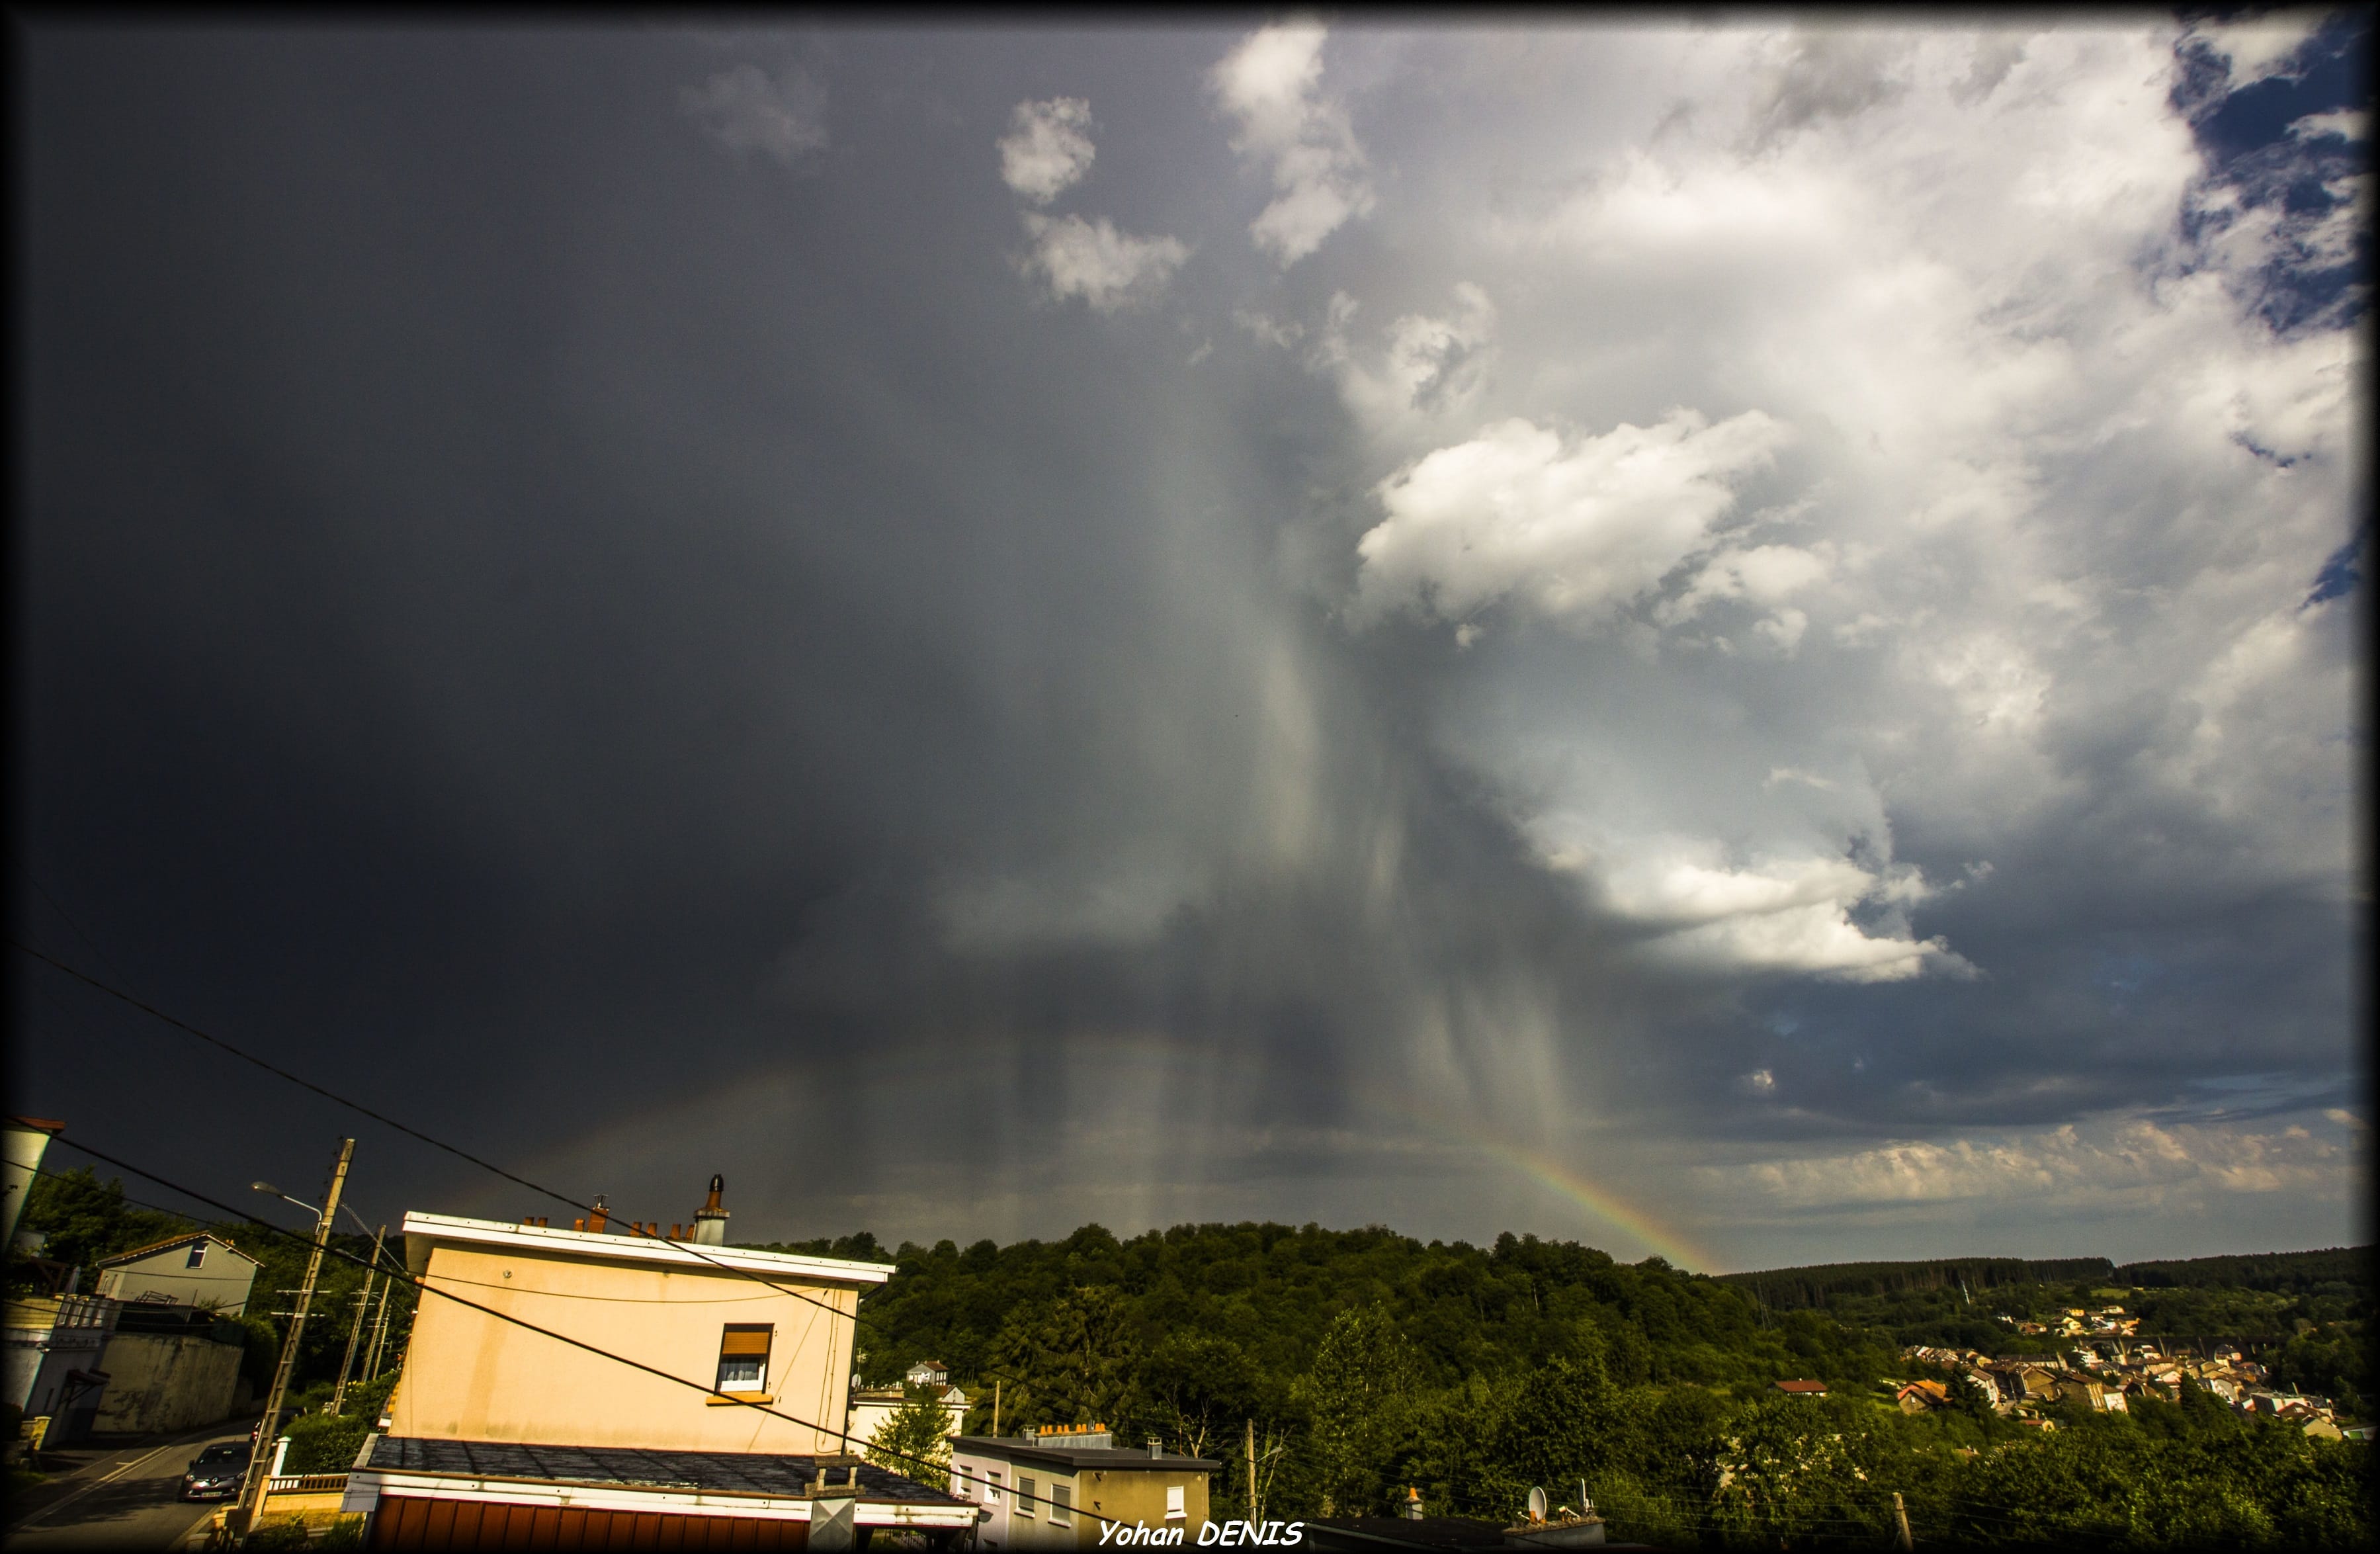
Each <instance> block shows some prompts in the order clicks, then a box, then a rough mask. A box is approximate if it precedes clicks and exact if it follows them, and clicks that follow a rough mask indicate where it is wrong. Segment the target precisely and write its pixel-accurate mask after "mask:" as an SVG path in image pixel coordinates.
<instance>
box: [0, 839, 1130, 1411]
mask: <svg viewBox="0 0 2380 1554" xmlns="http://www.w3.org/2000/svg"><path fill="white" fill-rule="evenodd" d="M19 867H20V868H21V867H22V866H21V865H20V866H19ZM27 878H28V879H30V878H31V876H30V873H29V874H28V875H27ZM34 889H36V890H40V889H41V886H40V884H39V882H38V881H36V882H35V884H34ZM42 899H43V900H45V901H47V900H49V896H48V892H43V893H42ZM51 904H52V906H53V908H54V909H57V910H58V911H59V915H60V916H61V917H64V916H65V913H64V910H63V909H58V908H56V904H55V902H52V903H51ZM67 921H68V924H69V926H72V921H73V920H72V919H71V918H68V919H67ZM75 931H76V932H77V933H78V934H80V933H81V931H82V930H81V929H79V928H78V929H76V930H75ZM85 937H86V939H87V938H88V936H85ZM7 942H8V943H9V944H10V945H11V946H13V947H14V948H16V949H18V950H19V951H21V952H23V953H26V954H28V955H30V956H32V957H33V958H34V959H36V960H39V961H42V962H44V963H45V964H47V965H51V966H54V967H55V968H56V969H58V970H60V971H63V972H65V973H66V974H67V976H69V977H74V978H75V979H76V980H77V981H79V982H81V983H83V984H85V985H86V986H88V987H91V988H94V989H98V990H99V991H100V992H103V993H105V994H106V995H107V996H108V997H110V998H114V999H117V1000H120V1001H121V1002H125V1003H128V1004H130V1005H131V1006H132V1007H133V1008H135V1009H138V1010H140V1012H141V1013H143V1014H148V1015H151V1016H152V1017H153V1018H155V1019H158V1020H162V1021H164V1023H165V1024H166V1025H169V1026H173V1027H174V1028H175V1029H176V1030H178V1031H182V1032H185V1033H187V1034H188V1035H190V1036H194V1037H196V1038H199V1039H200V1040H201V1041H204V1042H206V1043H208V1044H209V1045H210V1046H212V1047H216V1048H219V1049H221V1050H224V1051H225V1052H228V1053H230V1054H231V1055H232V1056H234V1057H236V1058H238V1059H239V1060H240V1061H242V1062H248V1063H252V1064H254V1065H255V1066H256V1067H258V1068H261V1069H262V1070H264V1071H265V1072H266V1073H268V1074H273V1075H274V1076H275V1077H277V1078H281V1079H285V1080H287V1081H288V1082H289V1083H290V1084H293V1085H296V1086H297V1087H299V1088H301V1089H304V1090H307V1091H310V1093H312V1094H314V1095H318V1096H321V1097H322V1099H325V1100H328V1101H331V1102H333V1103H334V1104H335V1105H339V1106H344V1107H346V1108H347V1109H348V1110H349V1111H353V1112H355V1113H357V1114H358V1116H362V1117H369V1118H370V1119H371V1120H372V1121H373V1122H376V1123H382V1124H383V1125H384V1126H387V1127H391V1128H395V1130H396V1131H398V1132H399V1133H402V1134H404V1135H407V1137H410V1138H415V1139H419V1140H420V1141H421V1142H422V1143H424V1144H427V1145H429V1146H431V1147H432V1148H436V1149H442V1150H443V1151H445V1152H446V1153H447V1154H449V1155H452V1156H454V1157H455V1159H460V1160H464V1161H467V1162H468V1163H469V1164H472V1165H475V1166H478V1167H479V1168H480V1169H481V1170H482V1171H487V1172H493V1173H494V1174H496V1175H498V1176H501V1177H503V1178H504V1180H505V1181H507V1182H511V1183H514V1184H517V1185H519V1186H523V1187H526V1188H528V1190H529V1191H531V1192H533V1193H536V1194H538V1195H540V1196H543V1197H549V1198H552V1199H553V1201H555V1202H556V1203H560V1204H565V1205H566V1206H568V1207H569V1208H576V1209H579V1210H581V1211H582V1212H584V1213H586V1214H589V1215H594V1214H596V1213H598V1212H602V1211H599V1210H598V1209H597V1208H595V1207H594V1206H593V1205H591V1204H585V1203H580V1202H579V1201H578V1200H577V1199H576V1198H574V1197H571V1196H569V1195H567V1194H565V1193H561V1192H557V1191H556V1190H554V1189H553V1188H552V1187H548V1186H544V1185H542V1184H539V1183H536V1182H532V1181H530V1180H529V1179H528V1177H525V1176H521V1175H519V1174H517V1173H516V1172H510V1171H507V1170H505V1169H504V1167H502V1166H500V1165H497V1164H496V1163H494V1162H493V1161H492V1160H487V1159H481V1158H480V1157H479V1156H478V1155H475V1154H473V1153H471V1152H470V1151H469V1150H468V1149H464V1148H461V1147H457V1146H455V1145H452V1144H448V1143H446V1142H445V1141H444V1140H443V1139H439V1138H435V1137H432V1136H431V1135H429V1134H426V1133H423V1132H422V1131H421V1130H420V1129H419V1128H416V1127H412V1126H410V1125H408V1124H407V1123H400V1122H398V1121H397V1120H396V1119H395V1118H394V1117H390V1116H388V1115H386V1114H385V1113H383V1112H380V1111H374V1110H373V1109H372V1108H370V1107H368V1106H366V1105H364V1104H363V1103H362V1102H360V1101H356V1100H351V1099H348V1098H347V1097H346V1096H343V1095H340V1094H339V1093H338V1092H337V1091H335V1090H331V1089H328V1088H325V1087H322V1086H321V1085H317V1084H315V1083H314V1082H313V1081H312V1080H310V1079H306V1078H303V1077H301V1076H299V1075H298V1074H293V1073H291V1072H290V1071H289V1070H287V1069H285V1068H283V1067H281V1066H280V1065H279V1064H277V1063H273V1062H268V1061H266V1060H265V1059H263V1058H260V1057H258V1056H256V1055H255V1054H254V1053H252V1052H249V1051H247V1050H244V1049H242V1048H240V1047H238V1046H237V1045H235V1044H234V1043H232V1042H229V1041H226V1040H225V1039H224V1038H222V1037H219V1036H216V1035H214V1034H212V1032H209V1031H204V1030H201V1029H200V1028H199V1027H198V1026H194V1025H192V1024H190V1023H189V1022H188V1021H187V1020H183V1019H179V1018H177V1017H176V1016H175V1015H172V1014H167V1013H165V1011H164V1010H162V1009H160V1008H158V1007H157V1006H156V1005H154V1004H152V1003H150V1002H147V1001H146V1000H144V999H140V998H137V997H135V996H134V995H132V994H131V993H128V992H126V991H125V990H124V989H120V988H116V987H112V986H110V985H109V984H107V983H105V982H103V981H101V980H100V979H99V978H98V977H93V976H91V974H90V973H88V972H85V971H83V970H81V969H79V967H76V966H73V965H68V964H67V963H66V962H65V961H62V960H59V959H58V958H57V957H56V956H55V955H52V954H50V953H46V952H44V951H42V950H37V949H35V948H33V947H32V946H30V945H29V944H26V943H23V942H22V941H18V940H17V939H15V938H14V937H11V938H9V939H8V941H7ZM94 948H96V947H95V946H94ZM100 958H101V959H102V960H106V958H107V957H106V956H105V955H104V954H102V955H101V957H100ZM110 965H111V968H112V967H113V963H112V962H111V963H110ZM118 975H119V976H120V975H121V973H120V972H119V973H118ZM628 1233H632V1234H635V1235H639V1236H646V1237H647V1238H648V1239H650V1232H645V1231H643V1230H641V1229H639V1230H636V1231H633V1232H628ZM671 1244H672V1245H674V1246H678V1247H681V1248H684V1249H685V1250H686V1251H687V1252H689V1253H690V1254H691V1255H692V1256H694V1257H696V1258H697V1259H698V1260H699V1261H701V1262H703V1263H705V1264H707V1265H709V1266H710V1267H712V1268H715V1269H722V1271H725V1272H729V1273H733V1274H735V1275H736V1276H737V1277H739V1278H744V1279H748V1280H751V1281H753V1282H755V1283H758V1284H762V1285H765V1286H766V1287H768V1288H769V1289H771V1290H774V1291H777V1292H778V1293H782V1294H788V1295H792V1296H794V1297H795V1299H797V1300H802V1301H807V1302H808V1303H809V1304H810V1305H815V1306H817V1307H819V1308H820V1310H822V1311H827V1312H830V1313H832V1314H833V1315H835V1316H838V1317H841V1316H845V1315H849V1316H851V1317H852V1319H853V1322H854V1325H855V1327H856V1325H857V1324H858V1323H860V1322H867V1323H868V1327H869V1328H870V1329H872V1330H874V1331H876V1332H878V1333H880V1334H883V1335H884V1336H885V1337H887V1338H894V1337H896V1335H894V1334H892V1332H890V1331H889V1329H884V1328H883V1327H881V1326H880V1325H879V1324H877V1323H875V1322H873V1321H871V1320H869V1319H868V1317H864V1316H861V1315H858V1314H857V1313H856V1311H855V1312H852V1313H845V1312H843V1311H842V1310H840V1309H839V1308H837V1307H835V1306H834V1305H831V1304H830V1303H828V1302H825V1301H821V1300H818V1299H816V1298H814V1297H812V1296H810V1295H807V1294H804V1293H802V1292H800V1291H798V1290H789V1289H786V1288H785V1287H784V1286H783V1285H782V1284H779V1283H777V1282H776V1281H774V1280H771V1279H769V1278H767V1277H766V1276H764V1275H762V1274H759V1273H758V1272H755V1271H754V1270H752V1269H743V1268H737V1267H735V1265H734V1264H731V1263H727V1262H723V1261H722V1260H720V1259H718V1258H715V1257H710V1255H708V1254H707V1253H705V1252H703V1251H702V1250H701V1249H700V1244H699V1243H697V1242H691V1241H681V1242H672V1243H671ZM981 1374H983V1375H990V1376H1000V1377H1002V1378H1003V1379H1006V1380H1010V1381H1014V1382H1016V1383H1017V1384H1018V1385H1020V1386H1029V1385H1030V1383H1029V1382H1028V1381H1026V1378H1023V1377H1019V1376H1015V1375H1013V1374H1009V1373H1006V1372H1002V1371H982V1372H981ZM1117 1417H1118V1418H1119V1419H1121V1420H1123V1421H1124V1422H1127V1423H1129V1424H1133V1425H1136V1426H1138V1427H1143V1428H1146V1427H1147V1426H1148V1425H1149V1424H1150V1423H1151V1421H1148V1420H1146V1419H1134V1418H1133V1416H1131V1415H1129V1414H1120V1415H1118V1416H1117Z"/></svg>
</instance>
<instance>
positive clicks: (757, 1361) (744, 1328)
mask: <svg viewBox="0 0 2380 1554" xmlns="http://www.w3.org/2000/svg"><path fill="white" fill-rule="evenodd" d="M775 1331H776V1329H774V1328H773V1327H771V1326H769V1325H768V1324H766V1323H748V1322H731V1323H729V1324H728V1325H727V1327H726V1328H725V1329H723V1330H722V1332H721V1334H720V1338H719V1390H721V1391H722V1392H763V1391H766V1390H768V1387H769V1341H770V1339H771V1336H773V1335H774V1333H775Z"/></svg>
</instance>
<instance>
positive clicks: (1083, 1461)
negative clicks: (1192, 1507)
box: [951, 1436, 1223, 1473]
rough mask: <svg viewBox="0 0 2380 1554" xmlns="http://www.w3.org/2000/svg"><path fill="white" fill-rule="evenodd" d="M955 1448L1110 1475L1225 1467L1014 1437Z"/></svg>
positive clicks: (976, 1439)
mask: <svg viewBox="0 0 2380 1554" xmlns="http://www.w3.org/2000/svg"><path fill="white" fill-rule="evenodd" d="M951 1449H952V1450H953V1451H969V1452H973V1453H974V1454H975V1455H977V1456H978V1457H999V1458H1002V1459H1004V1460H1006V1461H1009V1462H1014V1463H1051V1464H1053V1465H1055V1466H1058V1467H1066V1468H1098V1469H1099V1470H1101V1471H1102V1472H1108V1473H1117V1472H1128V1471H1130V1470H1132V1469H1135V1468H1137V1469H1139V1470H1141V1471H1142V1472H1147V1471H1149V1470H1151V1469H1156V1470H1159V1471H1161V1472H1165V1473H1213V1472H1214V1471H1215V1470H1216V1469H1218V1468H1220V1467H1221V1466H1222V1465H1223V1464H1222V1463H1218V1462H1215V1461H1213V1460H1212V1459H1210V1458H1207V1457H1152V1456H1150V1455H1149V1454H1148V1449H1147V1447H1143V1448H1142V1449H1141V1450H1139V1451H1132V1450H1130V1449H1129V1448H1120V1447H1104V1448H1102V1447H1092V1448H1089V1449H1087V1450H1085V1451H1069V1450H1068V1449H1067V1448H1065V1447H1062V1446H1027V1445H1026V1443H1025V1442H1023V1441H1021V1440H1018V1439H1014V1437H1011V1436H959V1437H957V1438H955V1439H953V1440H952V1442H951Z"/></svg>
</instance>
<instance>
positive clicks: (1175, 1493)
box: [1165, 1484, 1190, 1522]
mask: <svg viewBox="0 0 2380 1554" xmlns="http://www.w3.org/2000/svg"><path fill="white" fill-rule="evenodd" d="M1165 1519H1166V1520H1167V1521H1168V1522H1187V1521H1188V1520H1190V1487H1189V1486H1188V1485H1186V1484H1169V1485H1167V1486H1166V1487H1165Z"/></svg>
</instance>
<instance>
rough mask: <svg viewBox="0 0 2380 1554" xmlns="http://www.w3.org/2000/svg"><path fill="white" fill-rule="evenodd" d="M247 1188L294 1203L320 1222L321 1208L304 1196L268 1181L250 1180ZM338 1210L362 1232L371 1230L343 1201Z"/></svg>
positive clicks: (367, 1232)
mask: <svg viewBox="0 0 2380 1554" xmlns="http://www.w3.org/2000/svg"><path fill="white" fill-rule="evenodd" d="M248 1190H249V1192H251V1193H262V1194H263V1195H264V1196H267V1197H273V1198H279V1199H280V1200H281V1201H282V1202H284V1203H294V1204H296V1205H297V1207H298V1208H302V1209H304V1210H305V1211H306V1212H307V1213H309V1214H311V1215H312V1216H313V1217H314V1222H315V1223H316V1224H318V1225H319V1224H321V1223H322V1210H321V1209H319V1208H315V1207H314V1206H313V1205H312V1204H310V1203H308V1202H307V1201H306V1200H305V1199H304V1198H293V1197H291V1196H289V1195H288V1194H287V1193H285V1192H283V1191H282V1190H281V1189H280V1188H278V1187H276V1186H274V1185H273V1184H272V1183H270V1182H251V1183H249V1184H248ZM339 1212H340V1213H342V1214H345V1215H346V1217H347V1218H348V1219H350V1220H354V1221H355V1222H356V1229H358V1230H359V1231H362V1232H365V1233H366V1234H370V1232H371V1226H370V1223H369V1222H368V1221H366V1220H365V1219H364V1217H363V1216H362V1215H360V1214H358V1213H357V1212H356V1211H355V1210H354V1209H353V1208H349V1207H347V1206H346V1204H344V1203H343V1204H341V1205H339Z"/></svg>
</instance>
